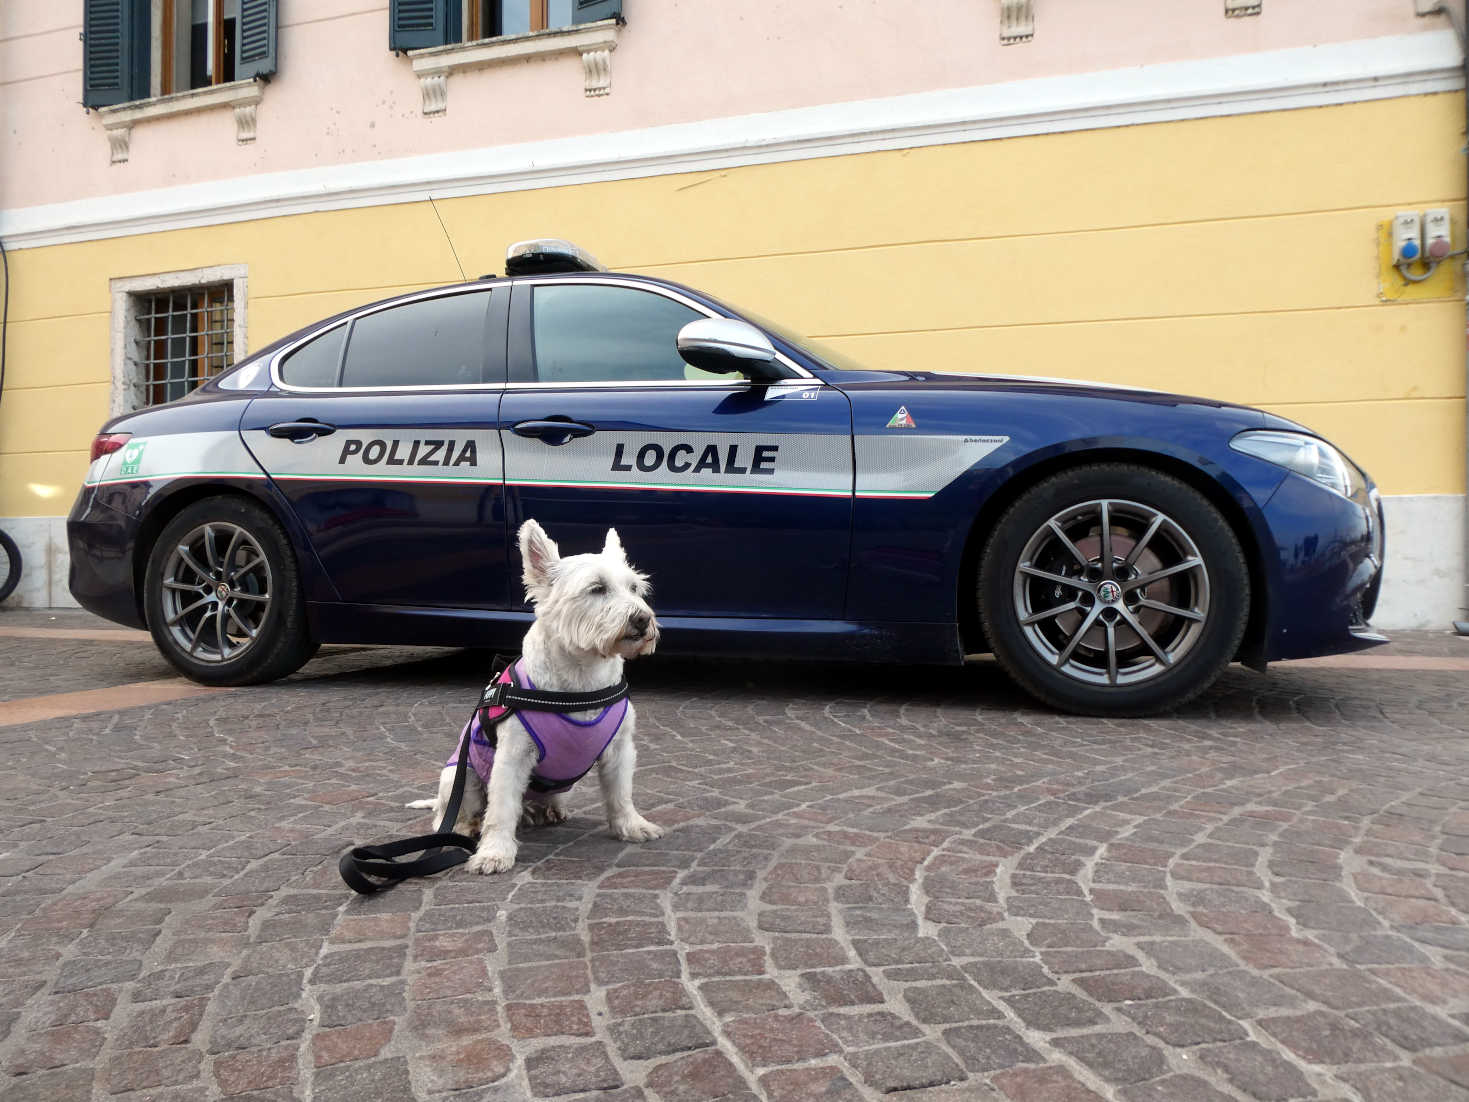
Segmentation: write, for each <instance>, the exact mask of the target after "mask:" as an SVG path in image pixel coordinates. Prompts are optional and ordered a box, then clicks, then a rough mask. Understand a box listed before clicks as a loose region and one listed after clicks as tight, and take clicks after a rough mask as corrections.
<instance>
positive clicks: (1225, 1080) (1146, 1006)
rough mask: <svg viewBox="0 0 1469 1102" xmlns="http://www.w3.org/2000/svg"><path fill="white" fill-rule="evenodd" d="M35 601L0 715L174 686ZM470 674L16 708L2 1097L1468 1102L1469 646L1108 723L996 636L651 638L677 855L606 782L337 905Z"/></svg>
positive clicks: (336, 669) (648, 757)
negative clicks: (1040, 689) (1018, 675)
mask: <svg viewBox="0 0 1469 1102" xmlns="http://www.w3.org/2000/svg"><path fill="white" fill-rule="evenodd" d="M39 622H43V621H40V620H37V619H35V618H32V620H29V621H26V620H20V619H16V618H15V617H13V616H7V617H3V618H0V699H14V698H17V697H26V696H32V695H37V694H43V693H63V692H74V691H77V690H81V689H88V688H96V687H98V686H101V685H115V684H120V683H121V681H122V680H129V679H132V680H138V679H154V678H160V677H165V676H167V669H166V667H164V666H163V665H162V663H161V661H160V660H159V659H157V658H156V657H155V656H154V655H153V654H152V653H151V651H150V649H149V647H148V644H147V643H146V640H142V641H140V640H136V639H128V638H124V637H119V638H117V639H79V638H62V637H59V636H58V637H57V638H54V639H52V638H46V639H32V638H27V639H20V638H15V637H9V638H7V637H4V629H3V625H4V624H20V623H39ZM66 622H67V621H65V619H64V618H63V621H62V622H61V623H60V625H59V626H65V623H66ZM92 624H93V625H94V626H97V625H96V622H92ZM1378 653H1381V652H1378ZM1391 653H1397V654H1403V655H1408V656H1412V655H1415V654H1422V655H1437V656H1441V657H1442V656H1447V657H1450V658H1452V657H1455V656H1458V657H1469V641H1461V640H1453V639H1446V638H1445V637H1442V636H1437V637H1432V638H1430V637H1419V638H1417V639H1416V640H1409V641H1408V643H1407V644H1406V645H1402V644H1400V645H1396V646H1395V647H1394V648H1393V650H1392V652H1391ZM483 663H484V659H483V656H481V655H474V654H464V653H454V652H450V653H446V652H414V651H401V650H398V651H390V650H356V651H346V650H344V651H338V652H335V653H330V654H327V655H326V656H324V657H323V658H321V659H318V660H317V661H316V662H314V663H313V664H312V665H311V666H309V667H307V669H306V670H305V671H304V672H303V674H302V675H298V676H297V677H296V678H294V679H292V680H290V681H288V682H285V683H281V684H278V685H272V686H264V687H259V688H254V689H247V690H236V691H229V692H220V693H216V694H211V695H208V696H204V697H195V698H191V699H185V700H177V701H173V702H170V703H163V704H153V705H149V706H145V707H137V708H131V709H125V710H121V711H111V712H98V713H91V714H82V715H76V716H70V717H65V718H59V719H50V720H45V721H42V722H34V723H19V724H16V723H12V724H11V725H9V726H3V727H0V745H3V752H4V755H5V761H6V763H7V765H8V766H9V768H8V769H7V770H6V771H5V772H4V774H3V776H0V831H3V834H0V837H3V842H0V854H3V855H0V878H3V879H0V885H3V889H0V975H3V977H4V980H3V983H0V1036H3V1037H4V1040H3V1043H0V1097H3V1098H4V1099H5V1100H6V1102H22V1100H30V1099H38V1100H40V1099H44V1100H47V1102H66V1100H71V1099H102V1098H109V1099H117V1100H119V1102H126V1100H133V1099H150V1100H155V1102H175V1100H189V1102H195V1100H200V1099H217V1098H222V1097H231V1098H233V1097H235V1096H239V1097H242V1098H249V1099H259V1100H265V1099H272V1100H273V1099H286V1098H299V1099H307V1098H309V1099H314V1100H316V1102H336V1100H350V1102H370V1100H373V1099H383V1100H388V1102H397V1100H403V1099H446V1100H447V1099H453V1100H456V1102H458V1100H476V1102H477V1100H480V1099H530V1098H549V1097H557V1098H561V1097H566V1098H573V1099H575V1098H586V1099H590V1098H596V1099H599V1100H607V1102H611V1100H615V1102H630V1100H633V1099H649V1100H650V1102H651V1100H654V1099H657V1100H662V1102H694V1100H700V1099H715V1098H762V1099H764V1098H769V1099H776V1100H784V1099H792V1100H808V1099H813V1100H814V1099H823V1100H848V1099H871V1098H875V1097H878V1096H879V1095H880V1094H882V1093H883V1092H892V1091H900V1092H906V1093H903V1094H901V1095H900V1096H899V1097H902V1098H905V1099H921V1100H923V1102H939V1100H943V1102H950V1100H957V1099H995V1100H1005V1099H1008V1100H1011V1102H1077V1100H1086V1099H1094V1098H1097V1097H1100V1098H1106V1099H1121V1100H1124V1102H1191V1100H1213V1099H1261V1100H1283V1099H1293V1098H1327V1099H1366V1100H1370V1102H1377V1100H1384V1102H1415V1100H1422V1102H1453V1100H1465V1099H1469V923H1466V915H1469V739H1466V735H1469V673H1466V672H1464V671H1463V670H1462V669H1461V670H1446V669H1442V668H1439V669H1428V670H1414V669H1392V670H1382V669H1368V668H1361V667H1352V666H1350V665H1348V666H1343V667H1340V668H1305V667H1288V666H1286V667H1276V668H1275V669H1273V670H1272V671H1271V673H1270V675H1269V676H1268V677H1265V678H1262V677H1259V676H1258V675H1255V674H1252V673H1249V672H1247V671H1244V670H1239V669H1234V670H1231V671H1229V672H1228V673H1227V674H1226V676H1225V677H1224V679H1223V680H1222V682H1221V683H1220V685H1219V687H1218V688H1216V689H1215V690H1214V691H1212V692H1211V693H1209V694H1208V695H1207V696H1206V697H1204V698H1203V699H1202V700H1201V701H1199V702H1198V703H1196V704H1195V705H1193V706H1191V707H1189V708H1188V710H1187V711H1185V712H1183V713H1181V714H1178V715H1174V716H1170V717H1167V718H1162V719H1157V720H1150V721H1126V722H1120V721H1119V722H1106V721H1099V720H1090V719H1077V718H1072V717H1063V716H1058V715H1054V714H1051V713H1048V712H1045V711H1042V710H1040V709H1038V708H1036V707H1034V706H1032V705H1031V704H1030V703H1029V702H1028V701H1026V700H1025V699H1024V698H1022V697H1021V696H1019V695H1018V694H1017V693H1016V692H1015V691H1014V690H1013V689H1012V688H1010V687H1009V685H1008V684H1007V683H1006V681H1005V680H1004V678H1003V676H1002V675H1001V674H1000V673H999V671H998V670H997V669H996V668H994V667H993V666H989V665H977V666H971V667H969V668H966V669H962V670H918V671H899V670H896V669H891V668H881V669H878V668H870V667H856V668H842V669H836V668H831V667H811V668H803V667H779V666H763V665H734V666H728V667H719V666H716V665H711V664H699V663H691V662H672V661H665V660H655V661H654V662H651V663H644V664H643V665H642V666H640V667H639V666H634V667H633V668H632V671H631V672H632V674H633V683H634V690H635V699H636V701H637V705H638V711H639V716H640V738H641V766H640V769H639V773H638V793H639V802H640V804H641V807H642V810H643V811H644V812H645V813H647V814H648V815H649V816H650V817H651V818H653V819H655V820H657V821H658V822H660V823H663V824H665V825H667V826H669V827H672V828H673V829H671V830H670V831H669V833H668V834H667V836H666V837H665V838H663V839H661V840H659V841H656V842H652V843H649V844H647V845H642V846H636V845H626V844H623V843H620V842H617V841H615V840H613V839H611V838H609V837H607V836H606V834H605V832H604V828H603V825H602V822H601V819H600V808H599V806H598V802H597V792H596V785H595V783H587V784H584V785H582V786H580V787H579V788H578V789H577V790H576V792H575V793H574V798H573V806H574V811H575V814H574V816H573V819H572V821H571V822H570V823H568V824H566V825H564V826H560V827H555V828H546V829H540V830H533V831H522V846H521V850H520V863H519V864H517V866H516V867H515V869H514V871H513V872H511V873H509V874H506V875H503V876H498V877H479V876H474V875H472V874H469V873H467V872H465V871H463V870H462V869H461V870H458V871H455V872H452V873H449V874H446V875H443V876H440V877H437V878H435V879H433V880H430V881H424V882H419V883H413V884H408V885H404V886H402V887H399V888H397V889H396V890H394V891H391V892H388V893H385V894H383V895H381V896H378V897H374V898H370V899H361V898H357V897H355V896H353V895H352V893H350V892H349V891H348V890H347V889H346V888H345V887H344V886H343V885H342V883H341V882H340V880H339V879H338V876H337V872H336V867H335V866H336V858H337V855H338V854H339V853H340V852H341V850H342V849H343V848H344V847H346V846H347V845H349V844H352V843H354V842H355V843H363V842H368V841H375V840H381V839H385V838H389V837H393V836H397V835H401V834H405V833H410V832H417V831H419V830H422V829H427V827H426V823H425V818H424V816H423V814H422V813H421V812H413V811H408V810H405V809H404V808H403V807H402V804H403V803H404V802H405V801H407V800H410V799H413V798H416V797H419V796H422V795H425V794H428V793H429V792H430V790H431V788H432V784H433V778H434V776H435V774H436V771H437V769H436V767H437V763H438V762H441V761H442V760H443V758H444V757H445V756H446V755H447V754H448V752H449V750H450V746H451V743H452V742H453V739H454V735H455V733H456V732H457V729H458V725H459V723H460V722H461V721H462V719H463V717H464V715H463V714H464V713H465V712H466V711H467V709H468V707H469V706H470V704H471V702H472V700H473V697H474V694H475V691H476V688H477V683H478V679H479V678H480V677H481V675H482V673H483V669H482V666H483Z"/></svg>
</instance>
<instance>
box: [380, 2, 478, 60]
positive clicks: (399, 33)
mask: <svg viewBox="0 0 1469 1102" xmlns="http://www.w3.org/2000/svg"><path fill="white" fill-rule="evenodd" d="M460 16H461V12H460V3H459V0H388V49H390V50H417V49H422V48H423V47H424V46H447V45H448V44H449V43H450V42H458V41H459V40H460V39H461V38H462V37H463V31H462V30H461V23H462V20H461V18H460Z"/></svg>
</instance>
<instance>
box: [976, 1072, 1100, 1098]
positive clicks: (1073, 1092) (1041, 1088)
mask: <svg viewBox="0 0 1469 1102" xmlns="http://www.w3.org/2000/svg"><path fill="white" fill-rule="evenodd" d="M990 1082H992V1083H993V1084H994V1085H995V1086H996V1087H998V1088H999V1089H1000V1092H1001V1093H1002V1094H1003V1095H1004V1096H1005V1097H1006V1098H1008V1099H1010V1102H1106V1100H1105V1099H1103V1098H1102V1096H1101V1095H1099V1094H1097V1093H1096V1092H1095V1091H1092V1090H1088V1089H1087V1088H1086V1087H1084V1086H1082V1085H1081V1084H1080V1083H1078V1082H1077V1081H1076V1077H1075V1076H1073V1075H1072V1074H1071V1073H1070V1072H1068V1071H1065V1070H1063V1069H1062V1068H1054V1067H1048V1068H1014V1069H1011V1070H1010V1071H1002V1072H1000V1073H999V1074H998V1075H996V1076H995V1077H994V1078H993V1079H991V1080H990Z"/></svg>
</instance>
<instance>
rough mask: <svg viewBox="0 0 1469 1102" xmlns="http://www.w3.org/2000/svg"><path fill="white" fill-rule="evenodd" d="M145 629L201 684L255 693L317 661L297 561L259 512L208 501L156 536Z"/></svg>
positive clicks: (226, 500) (232, 502)
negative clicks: (313, 659)
mask: <svg viewBox="0 0 1469 1102" xmlns="http://www.w3.org/2000/svg"><path fill="white" fill-rule="evenodd" d="M145 571H146V573H145V576H144V586H143V601H144V612H145V615H146V618H147V621H148V630H149V631H150V632H151V633H152V635H153V641H154V642H155V643H156V644H157V645H158V649H159V650H160V651H162V652H163V656H164V657H165V658H167V659H168V660H169V662H171V663H173V665H174V666H175V667H177V668H178V670H179V672H181V673H182V674H184V676H185V677H188V678H191V679H192V680H194V681H198V682H199V683H201V684H204V685H256V684H260V683H261V682H265V681H274V680H276V679H277V678H281V677H285V676H286V675H287V674H290V673H294V672H295V671H296V670H298V669H300V668H301V666H302V665H304V664H305V663H306V661H307V660H308V659H310V658H311V656H312V655H313V654H315V653H316V649H317V645H318V644H317V643H316V642H315V641H314V640H313V639H312V638H311V634H310V632H309V630H308V629H307V624H306V606H305V601H304V600H303V598H302V593H301V580H300V574H299V572H298V571H297V568H296V557H295V555H294V554H293V553H292V551H291V545H290V542H289V541H288V540H287V538H286V533H285V531H284V530H283V529H282V528H281V526H280V524H279V523H278V522H277V521H276V519H275V518H274V517H273V516H271V515H270V514H269V513H268V512H266V511H265V509H263V508H262V507H261V506H259V505H256V504H254V503H253V502H250V501H246V500H244V499H242V498H237V497H212V498H206V499H204V500H203V501H197V502H195V503H194V504H192V505H189V506H187V507H186V508H184V509H183V510H182V511H181V512H180V513H179V514H178V516H176V517H174V518H173V519H172V520H171V521H169V522H168V524H167V525H166V526H165V527H164V529H163V531H162V532H161V533H160V534H159V537H158V540H157V542H155V543H154V545H153V550H152V553H151V554H149V556H148V564H147V566H146V568H145Z"/></svg>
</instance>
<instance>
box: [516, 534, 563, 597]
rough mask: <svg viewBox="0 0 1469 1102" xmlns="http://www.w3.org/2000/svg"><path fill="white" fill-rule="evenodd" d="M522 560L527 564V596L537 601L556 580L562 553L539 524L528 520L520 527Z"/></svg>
mask: <svg viewBox="0 0 1469 1102" xmlns="http://www.w3.org/2000/svg"><path fill="white" fill-rule="evenodd" d="M520 558H521V560H522V562H523V563H524V564H525V573H524V574H523V575H522V577H523V579H524V581H525V591H526V594H527V596H529V597H530V598H531V600H535V599H536V598H537V597H538V596H539V595H540V592H541V591H543V590H544V589H546V588H547V587H549V586H550V584H551V582H552V581H553V580H554V579H555V577H556V568H557V566H559V565H560V563H561V552H560V550H559V549H558V548H557V546H556V543H555V541H554V540H552V539H551V537H550V536H548V535H546V533H545V531H544V529H542V528H541V526H540V525H539V524H537V523H536V522H535V521H533V520H528V521H526V522H525V523H524V524H522V525H521V526H520Z"/></svg>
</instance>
